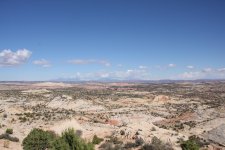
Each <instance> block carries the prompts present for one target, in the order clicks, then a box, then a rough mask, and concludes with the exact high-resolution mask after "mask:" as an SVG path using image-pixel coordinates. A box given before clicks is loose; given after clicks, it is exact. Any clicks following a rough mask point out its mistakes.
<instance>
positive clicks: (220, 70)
mask: <svg viewBox="0 0 225 150" xmlns="http://www.w3.org/2000/svg"><path fill="white" fill-rule="evenodd" d="M217 71H219V72H222V73H225V68H219V69H217Z"/></svg>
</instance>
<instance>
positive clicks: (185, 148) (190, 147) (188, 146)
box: [181, 139, 199, 150]
mask: <svg viewBox="0 0 225 150" xmlns="http://www.w3.org/2000/svg"><path fill="white" fill-rule="evenodd" d="M181 148H182V150H199V145H198V144H197V143H196V142H195V141H194V140H192V139H189V140H187V141H184V142H182V143H181Z"/></svg>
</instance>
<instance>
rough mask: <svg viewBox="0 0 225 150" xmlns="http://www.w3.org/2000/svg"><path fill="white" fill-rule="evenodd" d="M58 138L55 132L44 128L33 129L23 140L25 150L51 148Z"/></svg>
mask: <svg viewBox="0 0 225 150" xmlns="http://www.w3.org/2000/svg"><path fill="white" fill-rule="evenodd" d="M55 139H56V135H55V134H54V133H53V132H49V131H44V130H42V129H36V128H35V129H33V130H31V132H30V133H29V134H28V135H27V137H26V138H25V139H24V140H23V143H22V145H23V149H24V150H31V149H32V150H45V149H49V148H51V146H52V145H51V144H52V142H53V141H54V140H55Z"/></svg>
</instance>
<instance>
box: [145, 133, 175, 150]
mask: <svg viewBox="0 0 225 150" xmlns="http://www.w3.org/2000/svg"><path fill="white" fill-rule="evenodd" d="M142 150H173V148H172V146H171V145H170V144H168V143H163V142H162V141H161V140H160V139H158V138H157V137H155V136H154V137H153V138H152V141H151V143H150V144H145V145H144V146H143V147H142Z"/></svg>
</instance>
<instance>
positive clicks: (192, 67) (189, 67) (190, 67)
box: [187, 66, 195, 69]
mask: <svg viewBox="0 0 225 150" xmlns="http://www.w3.org/2000/svg"><path fill="white" fill-rule="evenodd" d="M187 68H188V69H194V68H195V67H194V66H187Z"/></svg>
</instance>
